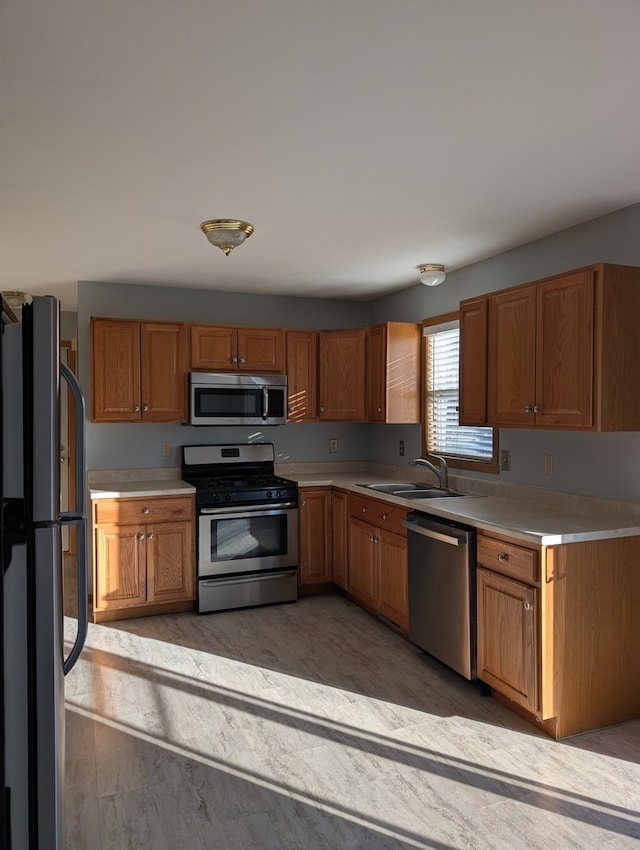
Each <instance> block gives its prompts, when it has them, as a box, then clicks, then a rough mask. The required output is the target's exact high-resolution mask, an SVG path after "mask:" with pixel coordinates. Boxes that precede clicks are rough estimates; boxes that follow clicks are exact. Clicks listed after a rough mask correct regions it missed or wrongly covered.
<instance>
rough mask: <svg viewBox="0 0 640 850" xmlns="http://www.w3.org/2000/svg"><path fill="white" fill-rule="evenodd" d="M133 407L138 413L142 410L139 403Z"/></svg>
mask: <svg viewBox="0 0 640 850" xmlns="http://www.w3.org/2000/svg"><path fill="white" fill-rule="evenodd" d="M133 409H134V410H135V411H136V413H137V412H138V411H139V410H140V405H139V404H136V405H134V408H133Z"/></svg>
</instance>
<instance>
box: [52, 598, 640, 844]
mask: <svg viewBox="0 0 640 850" xmlns="http://www.w3.org/2000/svg"><path fill="white" fill-rule="evenodd" d="M75 625H76V623H75V621H74V620H73V618H72V617H67V618H66V619H65V629H66V630H67V637H68V640H71V639H72V636H73V633H74V631H75ZM66 698H67V796H66V806H67V833H68V835H67V850H127V848H132V850H140V848H150V850H187V848H188V850H203V848H207V850H209V848H212V849H213V848H215V850H245V848H246V849H247V850H249V848H264V850H267V848H268V850H304V848H310V849H311V850H326V848H330V850H352V848H353V850H355V848H359V850H383V848H384V850H391V848H394V850H398V848H437V850H458V848H491V850H499V849H500V848H510V850H514V848H515V850H519V848H527V850H535V848H545V850H546V848H606V849H607V850H618V848H631V847H635V848H638V847H640V812H639V809H640V721H634V722H631V723H626V724H623V725H621V726H617V727H613V728H610V729H607V730H601V731H598V732H593V733H589V734H587V735H582V736H579V737H575V738H572V739H569V740H566V741H564V742H555V741H552V740H550V739H549V738H548V737H546V736H545V735H544V734H542V733H541V732H540V731H539V730H537V729H536V728H534V727H532V726H530V725H529V724H527V723H525V722H524V721H523V720H521V719H520V718H518V717H517V716H516V715H515V714H513V713H511V712H510V711H508V710H507V709H506V708H505V707H504V706H502V705H500V704H499V703H497V702H496V701H495V700H493V699H490V698H487V697H485V696H482V694H481V693H480V692H479V691H478V690H476V689H475V688H474V687H473V686H472V685H471V684H470V683H469V682H466V681H465V680H463V679H462V678H460V677H458V676H457V675H456V674H454V673H453V672H451V671H450V670H448V669H447V668H445V667H443V666H442V665H440V664H439V663H438V662H436V661H434V660H433V659H431V658H430V657H429V656H427V655H425V654H424V653H422V652H421V651H420V650H419V649H417V648H416V647H414V646H413V645H412V644H411V643H409V642H408V641H406V640H405V639H403V638H402V637H401V636H400V635H398V634H396V633H395V632H394V631H392V630H391V629H389V628H387V627H386V626H384V625H383V624H382V623H380V622H378V621H377V620H376V619H375V618H373V617H371V616H369V615H368V614H367V613H365V612H364V611H362V610H361V609H360V608H358V607H357V606H356V605H354V604H352V603H351V602H350V601H348V600H347V599H345V598H344V597H342V596H340V595H338V594H334V595H327V596H315V597H308V598H304V599H301V600H299V601H298V602H296V603H294V604H289V605H276V606H270V607H264V608H256V609H250V610H240V611H229V612H224V613H219V614H212V615H206V616H198V615H196V614H176V615H169V616H157V617H147V618H144V619H138V620H123V621H120V622H118V623H113V624H108V625H94V624H91V625H90V626H89V634H88V639H87V645H86V648H85V650H84V652H83V654H82V656H81V658H80V660H79V661H78V663H77V665H76V667H75V668H74V670H72V671H71V673H70V674H69V676H68V677H67V681H66Z"/></svg>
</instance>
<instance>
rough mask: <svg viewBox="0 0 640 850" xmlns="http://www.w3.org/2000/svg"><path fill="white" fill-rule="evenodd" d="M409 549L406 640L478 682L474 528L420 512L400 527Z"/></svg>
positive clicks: (415, 513) (408, 517)
mask: <svg viewBox="0 0 640 850" xmlns="http://www.w3.org/2000/svg"><path fill="white" fill-rule="evenodd" d="M404 525H405V526H406V528H407V529H408V531H409V533H408V535H407V541H408V549H409V638H410V640H411V641H413V643H415V644H417V645H418V646H419V647H421V648H422V649H424V650H426V651H427V652H428V653H429V654H430V655H433V656H434V657H435V658H438V659H439V660H440V661H442V662H444V664H446V665H447V666H449V667H451V668H452V669H453V670H456V671H457V672H458V673H460V674H461V675H462V676H464V677H465V678H467V679H469V680H472V679H475V678H476V581H475V567H476V534H475V529H474V528H471V527H469V526H465V525H461V524H460V523H456V522H452V521H449V520H446V519H443V518H442V517H435V516H431V515H429V514H424V513H421V512H419V511H415V512H413V513H410V514H409V515H408V516H407V521H406V522H405V523H404Z"/></svg>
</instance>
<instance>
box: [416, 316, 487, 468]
mask: <svg viewBox="0 0 640 850" xmlns="http://www.w3.org/2000/svg"><path fill="white" fill-rule="evenodd" d="M459 327H460V314H459V313H457V312H456V313H448V314H446V315H444V316H436V317H434V318H433V319H425V320H424V321H423V322H422V352H423V356H422V389H423V394H422V446H423V453H424V457H428V456H429V455H430V454H434V455H440V456H442V457H444V458H446V460H447V465H448V466H450V467H453V468H457V469H473V470H476V471H478V472H491V473H497V472H498V460H497V459H498V429H497V428H491V427H490V426H473V425H467V426H464V425H457V424H455V423H452V421H451V415H452V409H455V411H457V408H458V403H459V402H458V399H459V397H458V388H459V372H458V370H457V368H455V365H454V368H453V371H450V372H449V376H448V377H449V378H450V379H451V380H452V382H453V383H454V384H456V385H457V386H455V387H454V386H453V384H451V385H450V386H449V387H447V385H446V381H445V382H444V385H442V384H441V388H440V390H438V389H436V390H434V388H433V384H432V378H433V372H432V369H431V363H430V339H429V338H430V337H432V336H433V335H434V334H439V333H444V332H450V331H453V330H456V329H459ZM443 342H445V343H446V342H454V341H453V340H444V339H443ZM454 344H455V343H454ZM443 353H444V356H445V357H446V349H444V352H443ZM448 365H452V364H448ZM452 392H453V394H452ZM438 397H439V399H440V401H444V403H441V404H438V403H437V399H438ZM436 416H437V417H438V419H439V428H438V431H439V437H440V441H439V443H438V442H437V441H435V440H434V417H436ZM474 432H475V433H474ZM488 437H489V438H490V440H491V447H490V450H491V455H490V456H489V454H488V453H487V452H486V450H485V451H484V452H478V454H475V453H474V452H473V450H471V451H469V450H468V447H469V446H473V444H474V442H475V441H476V439H477V442H478V445H482V446H484V447H485V449H486V444H487V441H488ZM456 443H457V445H456ZM456 449H458V450H456Z"/></svg>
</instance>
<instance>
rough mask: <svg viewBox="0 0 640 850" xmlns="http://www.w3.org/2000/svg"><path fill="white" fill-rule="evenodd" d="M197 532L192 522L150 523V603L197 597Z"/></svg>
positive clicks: (148, 534)
mask: <svg viewBox="0 0 640 850" xmlns="http://www.w3.org/2000/svg"><path fill="white" fill-rule="evenodd" d="M193 535H194V531H193V523H192V522H165V523H157V524H152V525H147V526H146V537H147V602H175V601H178V600H183V599H193V598H194V596H195V594H194V586H195V585H194V573H195V558H194V543H193V540H194V537H193Z"/></svg>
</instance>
